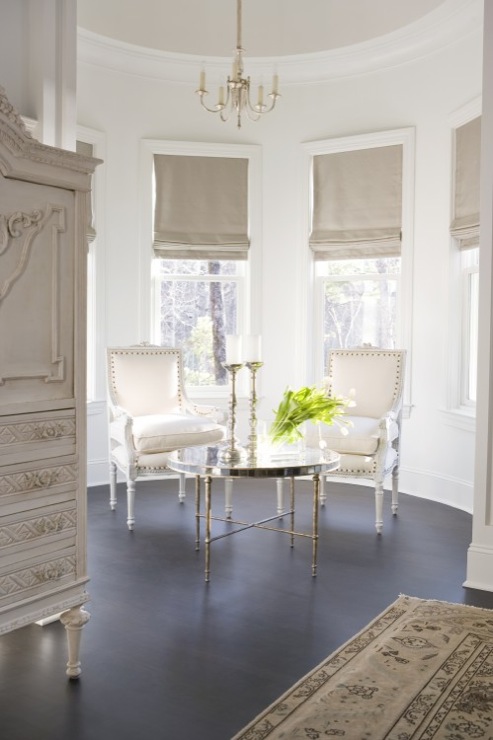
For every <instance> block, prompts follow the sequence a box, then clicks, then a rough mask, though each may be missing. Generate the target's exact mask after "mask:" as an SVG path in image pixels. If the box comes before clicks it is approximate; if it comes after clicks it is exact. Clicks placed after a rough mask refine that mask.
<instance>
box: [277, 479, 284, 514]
mask: <svg viewBox="0 0 493 740" xmlns="http://www.w3.org/2000/svg"><path fill="white" fill-rule="evenodd" d="M283 484H284V480H283V479H282V478H276V491H277V513H278V514H282V512H283V511H284V485H283Z"/></svg>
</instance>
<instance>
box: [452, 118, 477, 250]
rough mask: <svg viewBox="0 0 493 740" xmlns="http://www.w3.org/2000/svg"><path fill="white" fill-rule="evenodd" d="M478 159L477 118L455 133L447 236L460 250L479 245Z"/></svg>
mask: <svg viewBox="0 0 493 740" xmlns="http://www.w3.org/2000/svg"><path fill="white" fill-rule="evenodd" d="M480 157H481V117H480V116H479V117H478V118H474V119H473V120H472V121H468V123H465V124H464V125H463V126H459V127H458V128H457V129H456V131H455V169H454V182H453V190H454V198H453V211H454V212H453V219H452V224H451V226H450V233H451V234H452V236H454V237H455V238H456V239H458V241H459V246H460V248H461V249H470V248H471V247H477V246H478V244H479V167H480Z"/></svg>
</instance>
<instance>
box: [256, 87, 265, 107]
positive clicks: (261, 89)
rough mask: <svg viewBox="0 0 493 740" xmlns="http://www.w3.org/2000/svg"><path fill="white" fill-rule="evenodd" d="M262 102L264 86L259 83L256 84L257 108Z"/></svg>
mask: <svg viewBox="0 0 493 740" xmlns="http://www.w3.org/2000/svg"><path fill="white" fill-rule="evenodd" d="M263 104H264V86H263V85H259V86H258V103H257V106H258V107H259V108H261V107H262V105H263Z"/></svg>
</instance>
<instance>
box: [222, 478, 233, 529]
mask: <svg viewBox="0 0 493 740" xmlns="http://www.w3.org/2000/svg"><path fill="white" fill-rule="evenodd" d="M224 512H225V514H226V519H231V517H232V516H233V479H232V478H226V480H225V481H224Z"/></svg>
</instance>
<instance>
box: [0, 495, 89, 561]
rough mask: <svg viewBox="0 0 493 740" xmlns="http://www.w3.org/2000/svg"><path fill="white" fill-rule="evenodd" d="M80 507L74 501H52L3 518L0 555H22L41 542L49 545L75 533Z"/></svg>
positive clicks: (3, 558)
mask: <svg viewBox="0 0 493 740" xmlns="http://www.w3.org/2000/svg"><path fill="white" fill-rule="evenodd" d="M76 527H77V510H76V508H75V505H74V502H73V501H69V502H66V503H65V504H63V505H60V504H52V505H51V506H43V507H39V508H38V509H35V510H34V511H33V510H29V511H27V512H22V513H21V514H12V515H10V516H3V517H1V518H0V558H1V559H2V563H5V562H6V558H7V557H8V556H13V555H15V556H16V557H17V558H18V557H19V554H21V555H22V556H24V552H25V551H28V550H29V549H30V548H33V547H37V546H38V545H39V544H49V543H50V542H52V541H54V540H55V539H59V538H61V537H65V536H67V535H70V534H72V535H75V531H76Z"/></svg>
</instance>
